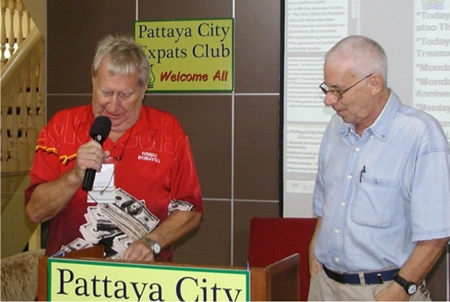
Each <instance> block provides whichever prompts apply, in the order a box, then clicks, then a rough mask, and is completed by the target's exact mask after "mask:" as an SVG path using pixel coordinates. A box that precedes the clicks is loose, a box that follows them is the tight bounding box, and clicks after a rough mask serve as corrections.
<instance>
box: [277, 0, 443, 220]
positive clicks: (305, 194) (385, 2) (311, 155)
mask: <svg viewBox="0 0 450 302" xmlns="http://www.w3.org/2000/svg"><path fill="white" fill-rule="evenodd" d="M283 13H284V16H283V17H284V41H283V42H282V45H283V48H284V49H283V52H282V53H283V62H282V63H283V64H282V86H283V88H282V92H281V94H282V107H283V110H282V111H283V113H282V114H283V116H282V117H281V118H282V121H283V122H282V126H281V127H282V129H281V132H283V133H282V140H283V141H282V142H281V144H282V169H283V171H282V181H281V183H282V185H283V189H282V190H280V192H281V194H282V196H281V207H282V215H283V217H312V216H313V213H312V193H313V188H314V182H315V178H316V169H317V154H318V151H319V144H320V141H321V138H322V134H323V132H324V130H325V127H326V125H327V123H328V121H329V120H330V118H331V116H332V115H333V113H334V111H333V110H332V109H331V108H327V107H325V106H324V105H323V93H322V92H321V91H320V89H319V87H318V85H319V84H320V83H322V82H323V73H322V67H323V57H324V54H325V52H326V51H327V50H328V49H329V48H331V46H332V45H333V44H334V43H336V42H337V41H339V40H340V39H341V38H343V37H345V36H348V35H353V34H361V35H365V36H368V37H371V38H373V39H375V40H376V41H378V42H379V43H380V44H381V45H382V46H383V47H384V49H385V51H386V53H387V56H388V63H389V73H388V85H389V87H391V88H392V89H393V90H394V91H395V92H396V93H397V94H398V95H399V96H400V98H401V100H402V102H403V103H405V104H408V105H410V106H413V107H416V108H420V109H422V110H424V111H426V112H428V113H430V114H431V115H433V116H435V117H436V118H437V119H438V120H439V122H440V123H441V125H442V127H443V128H444V131H445V133H446V135H447V139H449V132H450V0H434V1H433V0H360V1H358V0H322V1H320V0H286V1H285V2H284V9H283Z"/></svg>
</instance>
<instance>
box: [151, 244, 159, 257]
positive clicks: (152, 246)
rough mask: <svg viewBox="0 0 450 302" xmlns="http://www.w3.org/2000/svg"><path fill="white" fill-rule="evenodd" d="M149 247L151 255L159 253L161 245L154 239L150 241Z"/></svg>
mask: <svg viewBox="0 0 450 302" xmlns="http://www.w3.org/2000/svg"><path fill="white" fill-rule="evenodd" d="M150 248H151V249H152V251H153V255H155V256H158V255H159V253H161V246H160V245H159V243H158V242H156V241H150Z"/></svg>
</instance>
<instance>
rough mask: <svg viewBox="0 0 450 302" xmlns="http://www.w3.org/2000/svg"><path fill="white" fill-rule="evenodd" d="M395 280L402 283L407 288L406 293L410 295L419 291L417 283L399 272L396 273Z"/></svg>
mask: <svg viewBox="0 0 450 302" xmlns="http://www.w3.org/2000/svg"><path fill="white" fill-rule="evenodd" d="M394 281H395V282H397V283H398V284H400V285H401V286H402V287H403V288H404V289H405V291H406V293H407V294H408V295H410V296H412V295H414V294H415V293H416V292H417V284H415V283H414V282H409V281H407V280H405V279H403V278H402V277H400V276H399V275H398V274H395V275H394Z"/></svg>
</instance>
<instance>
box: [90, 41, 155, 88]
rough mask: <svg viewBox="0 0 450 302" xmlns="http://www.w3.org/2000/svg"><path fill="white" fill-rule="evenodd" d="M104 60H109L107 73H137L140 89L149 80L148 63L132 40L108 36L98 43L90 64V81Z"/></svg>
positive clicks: (126, 74)
mask: <svg viewBox="0 0 450 302" xmlns="http://www.w3.org/2000/svg"><path fill="white" fill-rule="evenodd" d="M105 58H108V59H109V64H108V73H110V74H112V75H125V76H128V75H134V74H135V72H136V71H139V72H140V75H139V85H140V86H141V87H144V86H146V85H147V83H148V81H149V79H150V63H149V62H148V59H147V57H146V56H145V53H144V51H143V50H142V48H141V47H140V46H138V45H136V43H135V42H134V40H133V38H131V37H127V36H111V35H108V36H107V37H105V38H104V39H103V40H101V41H100V42H99V43H98V45H97V51H96V53H95V56H94V61H93V62H92V69H91V73H92V80H94V79H95V77H96V76H97V73H98V68H99V66H100V64H101V62H102V60H103V59H105Z"/></svg>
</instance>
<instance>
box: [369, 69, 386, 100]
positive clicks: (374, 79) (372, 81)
mask: <svg viewBox="0 0 450 302" xmlns="http://www.w3.org/2000/svg"><path fill="white" fill-rule="evenodd" d="M368 82H369V85H370V87H371V89H372V95H377V94H378V93H380V91H381V90H382V89H383V85H384V84H383V83H384V79H383V77H382V76H381V75H380V74H378V73H374V74H372V75H371V76H370V77H369V79H368Z"/></svg>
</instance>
